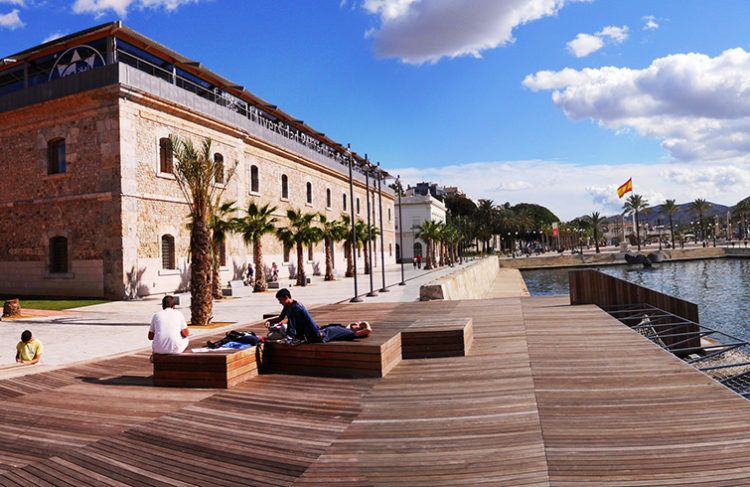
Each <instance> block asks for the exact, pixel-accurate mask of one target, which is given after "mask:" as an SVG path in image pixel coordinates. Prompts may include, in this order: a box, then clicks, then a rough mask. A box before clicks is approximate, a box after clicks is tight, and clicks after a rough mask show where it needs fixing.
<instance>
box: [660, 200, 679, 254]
mask: <svg viewBox="0 0 750 487" xmlns="http://www.w3.org/2000/svg"><path fill="white" fill-rule="evenodd" d="M662 208H663V209H664V212H665V213H666V214H667V218H668V219H669V235H670V237H671V239H672V248H673V249H674V222H673V221H672V220H673V218H674V215H675V214H676V213H677V211H678V210H679V209H680V208H679V207H678V206H677V204H676V203H675V200H666V201H665V202H664V205H663V206H662Z"/></svg>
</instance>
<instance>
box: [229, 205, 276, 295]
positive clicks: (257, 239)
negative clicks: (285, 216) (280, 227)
mask: <svg viewBox="0 0 750 487" xmlns="http://www.w3.org/2000/svg"><path fill="white" fill-rule="evenodd" d="M274 211H276V207H275V206H273V207H271V206H269V205H268V203H266V204H265V205H263V206H258V205H257V204H256V203H250V205H248V207H247V210H245V213H246V215H245V216H244V217H242V218H238V219H237V220H236V225H237V230H238V231H239V232H240V233H242V238H243V240H244V241H245V243H246V244H250V242H252V244H253V262H254V263H255V285H254V286H253V292H256V293H259V292H263V291H265V290H266V289H268V282H267V281H266V271H265V267H264V265H263V242H262V241H263V235H266V234H268V233H273V232H274V231H275V230H276V226H275V225H274V224H275V223H276V221H277V220H276V218H274V217H273V212H274Z"/></svg>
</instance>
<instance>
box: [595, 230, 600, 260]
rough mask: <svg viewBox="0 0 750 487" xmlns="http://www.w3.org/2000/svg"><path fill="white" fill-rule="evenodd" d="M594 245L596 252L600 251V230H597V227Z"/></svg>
mask: <svg viewBox="0 0 750 487" xmlns="http://www.w3.org/2000/svg"><path fill="white" fill-rule="evenodd" d="M594 246H595V247H596V253H597V254H598V253H599V232H597V231H596V227H594Z"/></svg>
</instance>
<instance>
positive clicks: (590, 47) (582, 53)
mask: <svg viewBox="0 0 750 487" xmlns="http://www.w3.org/2000/svg"><path fill="white" fill-rule="evenodd" d="M567 46H568V51H570V53H571V54H572V55H574V56H575V57H586V56H588V55H589V54H591V53H594V52H596V51H598V50H599V49H601V48H602V47H604V41H603V40H602V39H601V37H598V36H592V35H591V34H578V35H577V36H576V38H575V39H573V40H572V41H570V42H568V44H567Z"/></svg>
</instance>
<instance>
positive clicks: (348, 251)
mask: <svg viewBox="0 0 750 487" xmlns="http://www.w3.org/2000/svg"><path fill="white" fill-rule="evenodd" d="M344 254H345V255H346V274H344V275H345V276H346V277H354V261H353V260H352V257H353V256H352V243H351V242H349V241H347V242H344Z"/></svg>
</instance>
